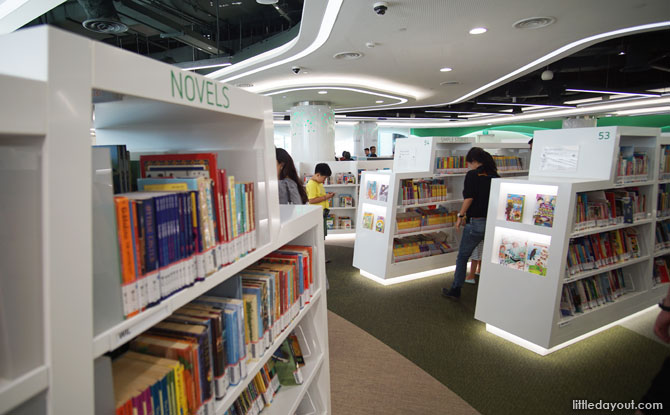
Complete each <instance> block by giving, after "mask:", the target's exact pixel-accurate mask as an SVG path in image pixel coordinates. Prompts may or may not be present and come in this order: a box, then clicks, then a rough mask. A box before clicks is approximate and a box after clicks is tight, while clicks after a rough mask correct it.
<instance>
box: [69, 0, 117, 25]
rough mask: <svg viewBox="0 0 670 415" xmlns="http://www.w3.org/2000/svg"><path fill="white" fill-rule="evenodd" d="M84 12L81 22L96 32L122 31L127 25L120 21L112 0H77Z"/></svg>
mask: <svg viewBox="0 0 670 415" xmlns="http://www.w3.org/2000/svg"><path fill="white" fill-rule="evenodd" d="M77 1H78V2H79V4H80V5H81V7H82V8H83V9H84V12H85V13H86V20H84V22H83V23H82V26H84V27H85V28H86V29H88V30H90V31H92V32H96V33H124V32H127V31H128V26H126V25H125V24H124V23H122V22H121V19H120V18H119V15H118V13H117V12H116V8H115V7H114V3H113V2H112V0H77Z"/></svg>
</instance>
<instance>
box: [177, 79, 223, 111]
mask: <svg viewBox="0 0 670 415" xmlns="http://www.w3.org/2000/svg"><path fill="white" fill-rule="evenodd" d="M170 78H171V80H172V96H173V97H174V98H176V97H179V98H181V99H186V100H188V101H190V102H199V103H201V104H207V105H211V106H213V107H221V108H228V107H230V99H229V98H228V95H227V94H226V92H227V91H228V87H227V86H225V85H222V84H220V83H218V82H213V81H209V80H202V79H200V77H197V76H193V75H189V74H187V75H186V76H184V74H183V73H182V72H179V73H178V74H175V73H174V71H170Z"/></svg>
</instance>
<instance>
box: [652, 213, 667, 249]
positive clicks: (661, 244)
mask: <svg viewBox="0 0 670 415" xmlns="http://www.w3.org/2000/svg"><path fill="white" fill-rule="evenodd" d="M655 240H656V246H655V248H656V250H661V249H667V248H670V220H664V221H662V222H656V233H655Z"/></svg>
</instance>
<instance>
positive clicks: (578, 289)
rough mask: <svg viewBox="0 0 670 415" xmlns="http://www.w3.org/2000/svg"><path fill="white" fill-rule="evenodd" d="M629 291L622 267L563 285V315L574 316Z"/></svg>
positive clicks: (613, 299) (611, 300)
mask: <svg viewBox="0 0 670 415" xmlns="http://www.w3.org/2000/svg"><path fill="white" fill-rule="evenodd" d="M626 291H627V287H626V280H625V278H624V274H623V270H622V269H621V268H619V269H615V270H612V271H609V272H606V273H603V274H598V275H594V276H592V277H588V278H584V279H581V280H579V281H575V282H571V283H569V284H565V285H563V291H562V293H561V306H560V308H561V315H562V316H563V317H568V316H574V315H576V314H580V313H584V312H585V311H588V310H593V309H596V308H598V307H600V306H603V305H605V304H608V303H612V302H614V301H616V300H617V299H618V298H619V297H621V296H622V295H624V294H625V292H626Z"/></svg>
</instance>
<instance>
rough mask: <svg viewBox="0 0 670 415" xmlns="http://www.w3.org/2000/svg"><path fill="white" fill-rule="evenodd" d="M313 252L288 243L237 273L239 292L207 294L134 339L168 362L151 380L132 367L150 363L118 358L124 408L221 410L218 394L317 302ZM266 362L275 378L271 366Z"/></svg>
mask: <svg viewBox="0 0 670 415" xmlns="http://www.w3.org/2000/svg"><path fill="white" fill-rule="evenodd" d="M312 258H313V255H312V248H311V247H303V246H289V245H287V246H284V247H282V248H281V249H280V250H278V251H275V252H273V253H272V254H270V255H268V256H266V257H265V258H263V259H262V260H261V261H260V262H259V263H258V264H256V265H254V266H252V267H249V268H247V269H245V270H244V271H243V272H241V273H240V274H239V276H238V277H233V278H237V283H238V284H239V286H238V288H237V289H235V290H233V291H235V292H237V293H238V294H237V298H224V297H218V296H211V295H210V296H201V297H199V298H197V299H196V300H194V301H193V302H192V303H190V304H187V305H186V306H184V307H182V308H180V309H179V310H177V311H176V312H175V313H173V314H172V315H171V316H170V317H168V318H167V319H166V320H164V321H162V322H161V323H158V324H157V325H155V326H154V327H152V328H151V329H149V330H148V331H146V332H145V333H143V334H141V335H140V336H138V337H136V338H135V339H133V340H132V341H131V342H130V343H129V349H130V350H131V351H133V352H137V353H136V354H137V355H139V354H143V355H150V357H143V358H141V359H144V360H145V361H148V362H150V363H155V364H158V363H160V364H161V365H162V366H163V367H165V369H164V371H163V372H157V374H158V375H159V377H158V378H155V379H153V381H151V379H148V378H147V377H146V376H143V373H144V372H137V371H135V370H130V369H132V368H137V370H140V369H141V367H142V366H144V365H141V364H137V363H134V361H135V360H138V359H140V358H139V357H138V356H136V354H132V355H128V354H126V355H124V358H122V359H117V360H116V361H115V362H114V364H113V370H114V385H115V390H116V392H115V397H116V404H117V405H116V407H117V414H124V415H125V414H126V413H128V412H127V410H128V408H131V410H132V412H129V413H132V414H138V413H139V414H152V413H167V414H198V415H199V414H204V415H209V414H214V411H215V408H214V401H215V400H218V399H222V398H223V397H224V396H225V395H226V393H227V390H228V388H230V387H232V386H235V385H237V384H239V383H240V382H241V381H242V380H243V379H245V378H246V377H247V362H248V361H249V360H251V359H259V358H260V357H262V356H263V354H264V353H265V351H266V350H268V349H269V348H271V347H272V346H273V344H274V343H275V341H276V340H277V338H278V337H279V335H280V334H281V332H282V331H284V330H285V329H286V328H287V327H288V326H289V324H290V322H291V321H292V320H293V319H294V318H295V317H297V315H298V314H299V312H300V309H301V308H302V307H304V306H305V305H306V304H307V303H308V302H309V301H310V298H311V297H312V294H313V288H314V285H313V282H314V277H313V274H312V270H313V264H312ZM233 282H234V280H233ZM130 358H132V360H133V362H128V359H130ZM157 358H158V359H163V360H156V359H157ZM141 359H140V360H141ZM167 359H172V360H173V362H169V361H167ZM131 363H132V364H131ZM264 369H265V371H266V375H269V377H270V378H271V377H272V376H271V374H272V373H273V371H272V368H268V367H265V368H264ZM170 373H171V375H170ZM280 379H281V377H280ZM166 383H167V384H166ZM163 388H167V389H163ZM165 390H167V392H165ZM129 394H130V396H129ZM161 396H162V398H160V397H161ZM154 397H159V398H160V399H155V398H154ZM166 397H167V398H166ZM166 401H167V403H166ZM150 402H153V403H152V404H151V407H152V408H153V409H154V411H153V412H152V411H148V412H147V409H146V408H147V407H148V406H149V403H150ZM156 402H162V404H161V405H160V408H162V409H159V412H156V409H157V408H159V405H156V404H155V403H156ZM166 407H167V408H168V409H167V410H166V409H165V408H166ZM142 408H144V409H142Z"/></svg>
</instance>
